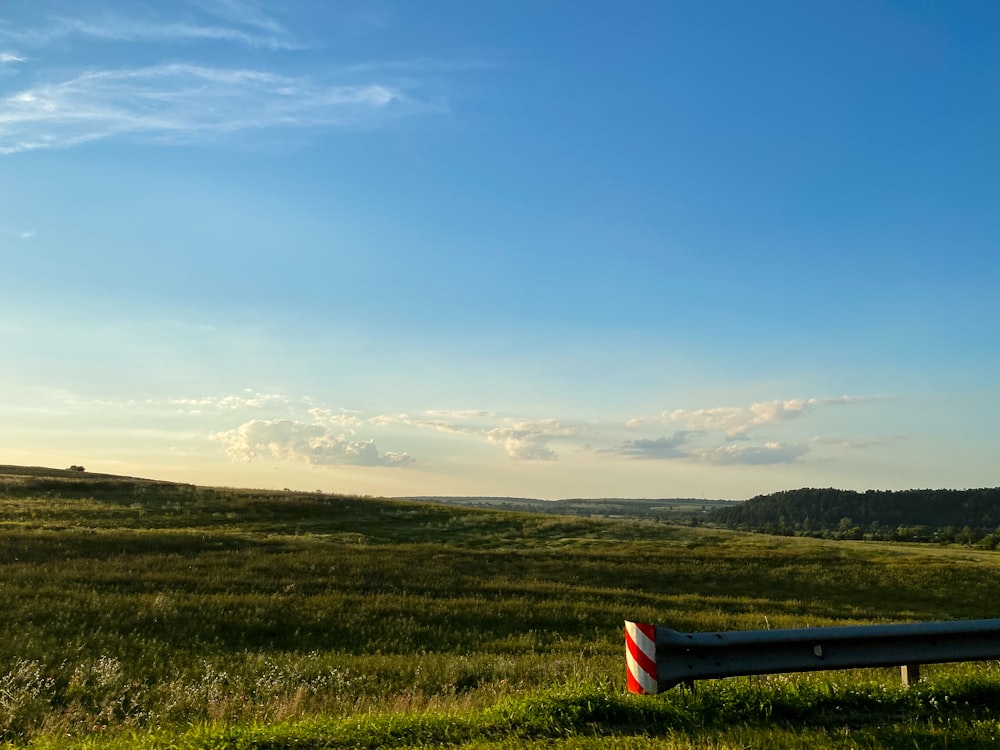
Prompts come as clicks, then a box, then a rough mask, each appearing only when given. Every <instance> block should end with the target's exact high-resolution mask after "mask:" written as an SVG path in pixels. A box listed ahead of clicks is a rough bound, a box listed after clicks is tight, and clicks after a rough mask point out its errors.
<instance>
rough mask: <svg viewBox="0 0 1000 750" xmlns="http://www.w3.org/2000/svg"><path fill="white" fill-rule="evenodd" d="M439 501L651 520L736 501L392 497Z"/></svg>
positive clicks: (690, 516) (702, 513)
mask: <svg viewBox="0 0 1000 750" xmlns="http://www.w3.org/2000/svg"><path fill="white" fill-rule="evenodd" d="M395 499H397V500H414V501H417V502H422V503H439V504H441V505H462V506H465V507H472V508H491V509H493V510H512V511H518V512H520V513H552V514H558V515H571V516H598V517H603V518H642V519H647V520H654V521H672V522H675V523H676V522H684V523H688V522H692V521H695V522H700V521H703V520H705V519H706V518H707V516H708V514H709V513H710V512H711V511H712V510H713V509H716V508H727V507H730V506H732V505H735V504H738V503H739V502H740V501H733V500H702V499H699V498H657V499H647V498H635V499H632V498H612V497H607V498H567V499H564V500H538V499H535V498H530V497H474V496H473V497H455V496H429V495H423V496H415V497H405V498H395Z"/></svg>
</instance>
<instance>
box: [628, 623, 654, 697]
mask: <svg viewBox="0 0 1000 750" xmlns="http://www.w3.org/2000/svg"><path fill="white" fill-rule="evenodd" d="M625 667H626V676H627V680H628V691H629V692H630V693H638V694H639V695H655V694H656V693H657V677H656V626H655V625H647V624H643V623H638V622H628V621H627V620H626V621H625Z"/></svg>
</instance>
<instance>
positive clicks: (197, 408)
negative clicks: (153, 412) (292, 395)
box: [170, 389, 289, 414]
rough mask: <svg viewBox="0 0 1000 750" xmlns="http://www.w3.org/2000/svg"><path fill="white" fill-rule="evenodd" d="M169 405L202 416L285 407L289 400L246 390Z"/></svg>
mask: <svg viewBox="0 0 1000 750" xmlns="http://www.w3.org/2000/svg"><path fill="white" fill-rule="evenodd" d="M170 403H171V404H172V405H174V406H178V407H180V408H181V409H184V410H186V411H189V412H190V413H192V414H203V413H208V412H226V411H237V410H240V409H260V408H263V407H265V406H273V405H287V404H288V403H289V399H288V397H287V396H285V395H283V394H280V393H257V392H255V391H252V390H249V389H247V390H245V391H244V392H243V393H241V394H238V395H230V396H203V397H200V398H177V399H173V400H171V401H170Z"/></svg>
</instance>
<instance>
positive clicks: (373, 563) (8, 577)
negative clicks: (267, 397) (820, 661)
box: [0, 467, 1000, 749]
mask: <svg viewBox="0 0 1000 750" xmlns="http://www.w3.org/2000/svg"><path fill="white" fill-rule="evenodd" d="M41 473H42V472H39V471H30V470H16V471H15V470H14V469H13V468H9V467H8V468H5V469H0V602H2V605H3V606H2V611H0V743H7V744H8V745H10V746H16V747H20V746H32V747H38V748H77V747H81V748H82V747H87V748H119V747H120V748H126V747H156V748H229V747H233V748H262V749H263V748H283V747H302V748H323V747H373V748H374V747H437V746H442V745H450V746H454V747H462V748H500V747H539V748H540V747H552V746H556V747H564V748H591V747H602V748H603V747H613V748H640V747H642V748H647V747H660V748H745V747H773V748H799V747H863V748H880V747H899V748H904V747H905V748H914V747H918V748H924V747H949V748H974V747H975V748H978V747H982V748H985V747H992V746H994V745H995V744H996V743H997V742H1000V665H998V664H997V663H995V662H991V663H983V664H958V665H948V666H944V665H942V666H934V667H927V668H925V669H924V670H923V672H924V675H925V681H924V682H923V683H921V684H920V685H919V686H917V687H915V688H913V689H910V690H904V689H903V688H902V687H900V686H899V684H898V682H899V678H898V672H896V671H895V670H862V671H849V672H837V673H813V674H810V675H776V676H769V677H762V678H734V679H730V680H721V681H706V682H702V683H699V684H698V687H697V689H696V690H694V691H685V690H675V691H671V692H669V693H667V694H665V695H661V696H647V697H639V696H632V695H628V694H626V692H625V687H624V685H625V679H624V656H623V635H622V625H623V621H624V620H626V619H630V620H637V621H644V622H656V623H658V624H661V625H667V626H669V627H673V628H675V629H678V630H684V631H698V630H715V629H726V630H735V629H763V628H768V627H771V628H783V627H804V626H816V625H834V624H848V623H874V622H900V621H913V620H946V619H965V618H986V617H1000V595H998V592H1000V556H998V553H996V552H986V551H979V550H972V549H967V548H959V547H948V548H944V547H928V546H926V545H924V546H905V545H892V544H884V543H879V544H876V543H861V542H832V541H820V540H808V539H795V538H787V537H766V536H754V535H747V534H739V533H734V532H727V531H722V530H713V529H703V528H687V527H684V526H674V525H668V524H665V523H659V522H655V521H649V520H644V521H638V520H637V521H628V520H603V519H590V518H573V517H567V516H544V515H538V514H526V513H511V512H501V511H488V510H477V509H471V508H461V507H446V506H434V505H425V504H419V503H410V502H403V501H397V502H392V501H386V500H378V499H366V498H349V497H337V496H329V495H321V494H308V493H292V492H284V493H281V492H268V491H250V490H228V489H206V488H196V487H191V486H183V485H171V484H165V483H154V482H144V481H139V480H120V479H114V478H107V477H100V476H94V475H89V474H74V473H72V472H48V473H47V474H46V475H45V476H38V475H39V474H41Z"/></svg>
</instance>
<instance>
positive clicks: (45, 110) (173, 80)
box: [0, 63, 430, 155]
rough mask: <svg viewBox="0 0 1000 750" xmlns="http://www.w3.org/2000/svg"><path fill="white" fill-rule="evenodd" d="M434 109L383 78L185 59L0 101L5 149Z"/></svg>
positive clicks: (378, 118)
mask: <svg viewBox="0 0 1000 750" xmlns="http://www.w3.org/2000/svg"><path fill="white" fill-rule="evenodd" d="M429 109H430V108H429V107H426V106H424V105H423V104H422V103H420V102H418V101H416V100H414V99H412V98H411V97H410V96H409V95H408V94H406V93H404V92H403V91H402V90H401V89H399V88H395V87H393V86H391V85H386V84H381V83H359V84H351V85H345V84H339V83H334V82H333V81H330V80H317V79H313V78H308V77H305V76H285V75H277V74H274V73H270V72H267V71H262V70H253V69H234V68H215V67H208V66H202V65H192V64H187V63H169V64H162V65H154V66H149V67H144V68H124V69H116V70H97V71H88V72H86V73H82V74H80V75H77V76H75V77H73V78H69V79H67V80H63V81H60V82H56V83H44V84H39V85H36V86H35V87H33V88H29V89H24V90H22V91H19V92H17V93H15V94H12V95H10V96H8V97H6V98H5V99H3V100H0V155H3V154H11V153H17V152H20V151H30V150H34V149H43V148H68V147H72V146H76V145H79V144H82V143H87V142H89V141H94V140H100V139H105V138H111V137H132V138H138V139H143V140H146V141H153V142H158V143H175V144H176V143H190V142H195V141H198V140H204V139H210V138H216V137H219V136H221V135H224V134H230V133H234V132H239V131H247V130H260V129H267V128H275V127H285V128H287V127H292V128H324V129H329V128H342V127H359V126H365V125H371V124H374V123H377V122H382V121H384V120H385V119H386V118H390V117H396V116H401V115H406V114H413V113H416V112H419V111H428V110H429Z"/></svg>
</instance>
